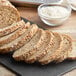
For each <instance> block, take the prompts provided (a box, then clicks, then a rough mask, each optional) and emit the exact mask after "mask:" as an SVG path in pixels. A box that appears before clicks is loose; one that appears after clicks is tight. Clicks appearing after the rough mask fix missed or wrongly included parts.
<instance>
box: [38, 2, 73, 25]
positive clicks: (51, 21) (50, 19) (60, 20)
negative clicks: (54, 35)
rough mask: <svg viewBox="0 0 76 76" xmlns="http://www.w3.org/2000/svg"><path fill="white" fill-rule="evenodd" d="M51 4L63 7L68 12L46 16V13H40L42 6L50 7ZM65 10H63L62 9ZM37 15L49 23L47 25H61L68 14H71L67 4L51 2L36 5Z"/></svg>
mask: <svg viewBox="0 0 76 76" xmlns="http://www.w3.org/2000/svg"><path fill="white" fill-rule="evenodd" d="M52 6H60V7H64V8H66V9H67V10H68V14H67V15H65V16H64V17H63V16H62V17H55V16H54V17H51V16H50V17H48V16H46V15H43V13H41V8H43V7H52ZM64 12H65V11H64ZM38 15H39V16H40V18H41V20H42V21H43V22H44V23H45V24H47V25H49V26H58V25H61V24H62V23H63V22H64V21H66V20H67V19H68V18H69V16H70V15H71V7H70V6H69V5H62V4H54V3H51V4H41V5H40V6H39V7H38Z"/></svg>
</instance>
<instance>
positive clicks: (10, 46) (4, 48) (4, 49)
mask: <svg viewBox="0 0 76 76" xmlns="http://www.w3.org/2000/svg"><path fill="white" fill-rule="evenodd" d="M29 28H32V29H29ZM29 28H28V29H27V30H26V31H27V32H26V31H25V33H24V34H23V35H22V36H20V37H19V39H18V38H17V39H15V40H14V41H12V42H11V43H9V44H7V45H4V46H1V47H0V53H8V52H10V51H15V50H17V49H18V48H20V47H22V46H23V45H24V44H25V43H26V42H28V41H29V40H30V39H31V38H32V37H33V35H34V34H35V33H36V31H37V29H38V27H37V25H32V26H30V27H29Z"/></svg>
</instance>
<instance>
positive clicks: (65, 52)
mask: <svg viewBox="0 0 76 76" xmlns="http://www.w3.org/2000/svg"><path fill="white" fill-rule="evenodd" d="M61 35H62V37H63V42H64V38H65V39H66V40H68V42H66V43H65V45H66V49H62V50H61V53H60V55H59V58H57V60H56V63H59V62H62V61H63V60H65V59H67V58H68V56H69V55H70V53H71V52H72V39H71V37H69V36H68V35H66V34H61ZM63 44H64V43H63ZM67 44H68V45H67ZM67 47H68V48H67ZM63 48H65V47H64V46H63Z"/></svg>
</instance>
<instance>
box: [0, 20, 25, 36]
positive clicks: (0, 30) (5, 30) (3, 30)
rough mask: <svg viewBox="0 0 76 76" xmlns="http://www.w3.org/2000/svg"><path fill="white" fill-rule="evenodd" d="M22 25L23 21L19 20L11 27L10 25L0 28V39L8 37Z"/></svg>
mask: <svg viewBox="0 0 76 76" xmlns="http://www.w3.org/2000/svg"><path fill="white" fill-rule="evenodd" d="M24 25H25V22H24V21H23V20H21V21H19V22H16V23H13V24H12V25H10V26H8V27H5V28H0V37H2V36H5V35H8V34H10V33H12V32H14V31H16V30H17V29H19V28H20V27H22V26H24Z"/></svg>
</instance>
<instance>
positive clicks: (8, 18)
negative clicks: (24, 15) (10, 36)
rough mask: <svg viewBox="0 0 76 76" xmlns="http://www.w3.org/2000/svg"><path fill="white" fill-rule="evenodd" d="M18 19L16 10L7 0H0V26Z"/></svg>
mask: <svg viewBox="0 0 76 76" xmlns="http://www.w3.org/2000/svg"><path fill="white" fill-rule="evenodd" d="M18 21H20V13H19V12H18V10H17V9H16V8H15V7H14V6H13V5H12V4H11V3H10V2H9V1H8V0H0V28H3V27H6V26H10V25H11V24H13V23H15V22H18Z"/></svg>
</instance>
